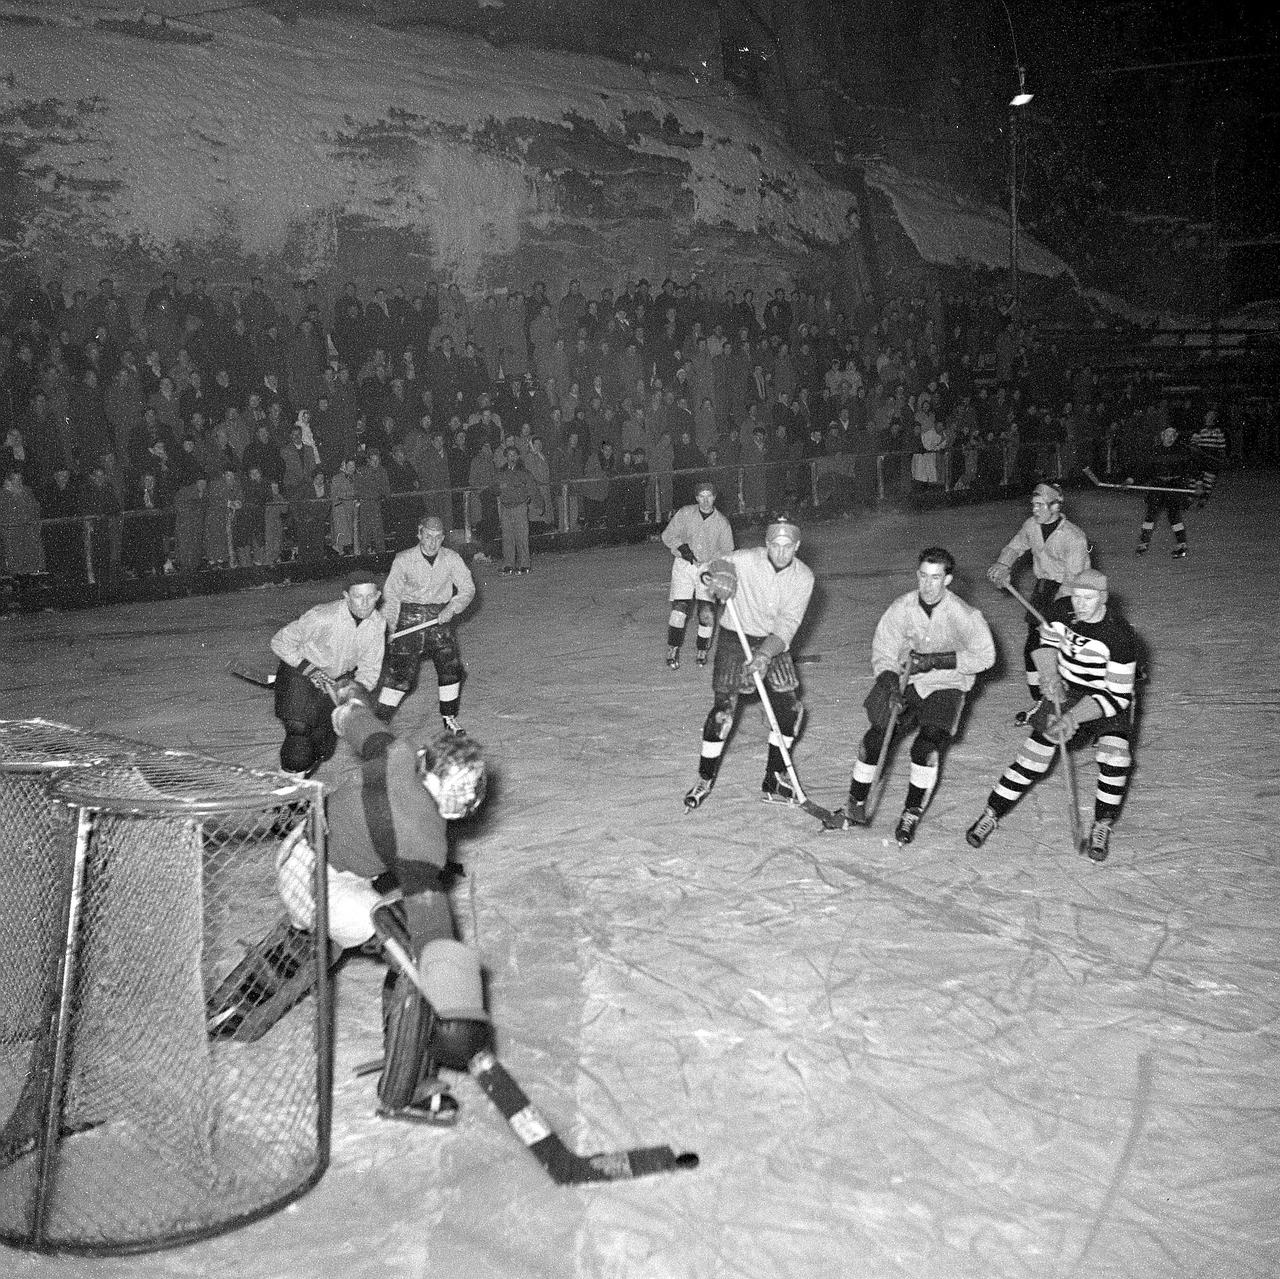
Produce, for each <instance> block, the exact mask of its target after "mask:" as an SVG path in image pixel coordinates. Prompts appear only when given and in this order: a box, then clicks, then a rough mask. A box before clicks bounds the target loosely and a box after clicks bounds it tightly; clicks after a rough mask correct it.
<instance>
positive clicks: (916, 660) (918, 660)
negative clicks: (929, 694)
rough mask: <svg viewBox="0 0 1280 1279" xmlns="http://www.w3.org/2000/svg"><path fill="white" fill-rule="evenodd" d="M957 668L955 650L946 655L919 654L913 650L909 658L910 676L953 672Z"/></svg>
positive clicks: (908, 668)
mask: <svg viewBox="0 0 1280 1279" xmlns="http://www.w3.org/2000/svg"><path fill="white" fill-rule="evenodd" d="M955 668H956V654H955V650H954V649H952V650H951V651H949V652H946V653H917V652H916V650H915V649H912V650H911V653H910V656H909V657H908V658H907V674H908V675H923V674H924V672H925V671H953V670H955Z"/></svg>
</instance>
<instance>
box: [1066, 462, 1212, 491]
mask: <svg viewBox="0 0 1280 1279" xmlns="http://www.w3.org/2000/svg"><path fill="white" fill-rule="evenodd" d="M1081 469H1082V470H1083V471H1084V474H1085V478H1086V479H1087V480H1088V481H1089V482H1090V483H1091V484H1094V485H1096V486H1097V487H1098V488H1100V489H1124V490H1125V492H1127V493H1182V494H1183V495H1184V496H1186V497H1195V496H1196V494H1197V493H1198V492H1199V489H1188V488H1162V487H1161V486H1160V485H1159V484H1110V483H1108V482H1107V481H1106V480H1100V479H1099V478H1098V477H1097V476H1096V475H1095V474H1094V473H1093V471H1092V470H1090V469H1089V467H1087V466H1086V467H1082V468H1081Z"/></svg>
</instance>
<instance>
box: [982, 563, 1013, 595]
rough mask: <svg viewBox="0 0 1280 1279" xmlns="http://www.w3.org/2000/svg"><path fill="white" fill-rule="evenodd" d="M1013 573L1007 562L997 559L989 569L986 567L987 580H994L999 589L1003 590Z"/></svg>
mask: <svg viewBox="0 0 1280 1279" xmlns="http://www.w3.org/2000/svg"><path fill="white" fill-rule="evenodd" d="M1012 577H1013V574H1012V572H1011V570H1010V568H1009V566H1008V565H1007V564H1002V563H1000V562H999V561H998V560H997V561H996V563H994V564H993V565H992V566H991V567H990V568H989V569H987V578H988V580H990V581H992V582H994V583H995V584H996V585H997V586H998V587H999V588H1000V589H1001V590H1004V588H1005V587H1006V586H1008V585H1009V582H1010V581H1011V580H1012Z"/></svg>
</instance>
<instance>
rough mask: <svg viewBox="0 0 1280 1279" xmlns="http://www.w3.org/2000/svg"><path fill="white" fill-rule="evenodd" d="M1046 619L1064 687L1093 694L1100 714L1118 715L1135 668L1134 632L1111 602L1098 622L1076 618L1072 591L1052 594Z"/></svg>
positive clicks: (1123, 708) (1129, 693) (1126, 699)
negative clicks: (1063, 594) (1072, 603)
mask: <svg viewBox="0 0 1280 1279" xmlns="http://www.w3.org/2000/svg"><path fill="white" fill-rule="evenodd" d="M1047 620H1048V622H1049V624H1050V627H1051V629H1052V631H1053V633H1054V635H1055V637H1056V642H1053V641H1049V640H1045V639H1044V636H1043V634H1042V636H1041V641H1042V643H1045V644H1047V645H1048V646H1050V647H1052V648H1056V649H1057V650H1058V673H1059V674H1060V675H1061V676H1062V679H1063V681H1064V682H1065V684H1066V686H1067V691H1068V692H1069V693H1073V692H1074V693H1080V692H1083V693H1088V694H1092V696H1093V699H1094V701H1096V702H1097V703H1098V705H1099V706H1100V707H1101V708H1102V713H1103V715H1104V716H1111V715H1122V714H1124V713H1125V712H1126V711H1127V710H1128V709H1129V707H1130V705H1131V704H1132V703H1133V690H1134V683H1135V681H1136V679H1137V672H1138V637H1137V636H1136V635H1135V634H1134V633H1133V627H1132V626H1130V625H1129V623H1128V622H1126V621H1125V619H1124V618H1123V617H1121V616H1120V614H1119V613H1117V612H1116V611H1115V610H1114V609H1113V608H1112V607H1111V605H1110V604H1108V605H1107V611H1106V612H1105V613H1104V614H1103V616H1102V621H1100V622H1081V621H1078V620H1077V619H1076V615H1075V613H1074V612H1073V611H1072V608H1071V597H1070V596H1069V595H1067V596H1063V598H1062V599H1059V600H1054V602H1053V605H1052V607H1051V608H1050V609H1049V612H1048V614H1047Z"/></svg>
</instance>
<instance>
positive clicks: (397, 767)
mask: <svg viewBox="0 0 1280 1279" xmlns="http://www.w3.org/2000/svg"><path fill="white" fill-rule="evenodd" d="M338 696H339V699H340V700H339V705H338V706H337V707H336V708H335V709H334V711H333V717H332V718H333V727H334V730H335V732H336V733H337V735H338V737H339V738H340V741H341V745H340V747H339V749H338V751H337V753H336V754H335V756H334V758H333V759H331V760H330V761H329V762H328V763H326V764H325V765H324V766H323V767H322V768H321V770H320V771H319V773H318V774H317V780H319V781H323V782H324V783H325V787H326V809H325V814H326V818H327V821H328V829H329V854H330V855H329V867H328V874H327V892H328V899H329V936H330V941H331V946H332V955H331V958H332V959H334V960H336V959H337V958H338V957H340V955H341V953H342V951H344V950H349V949H353V948H356V947H363V946H366V945H367V944H369V943H370V942H372V941H373V938H374V936H375V933H376V934H378V935H379V936H381V937H382V938H384V939H386V938H392V939H394V941H395V942H398V943H399V945H400V946H401V947H402V948H403V950H405V951H407V952H408V953H409V955H411V956H412V958H413V960H414V961H415V962H416V963H417V964H418V968H419V972H420V974H421V975H422V977H423V978H424V980H425V983H426V986H427V988H428V989H429V990H430V992H431V1001H430V1003H429V1004H428V1003H427V1002H426V1001H425V1000H424V999H422V997H421V996H420V995H419V993H418V991H417V989H416V988H415V987H414V986H413V984H412V983H411V982H410V981H409V980H408V978H407V977H405V976H404V975H403V974H400V973H398V972H397V971H396V970H395V968H394V966H393V967H392V968H391V969H390V970H389V971H388V974H387V980H386V982H385V984H384V987H383V1035H384V1045H385V1056H384V1061H383V1067H382V1075H381V1078H380V1080H379V1083H378V1102H379V1104H378V1113H379V1114H380V1115H382V1116H384V1117H388V1118H395V1119H412V1120H416V1121H419V1122H425V1123H432V1124H437V1125H448V1124H452V1123H453V1122H455V1120H456V1119H457V1114H458V1103H457V1101H456V1099H455V1098H454V1097H453V1095H452V1094H451V1093H450V1092H449V1090H448V1089H447V1088H446V1087H445V1086H444V1084H443V1083H441V1081H440V1080H439V1078H438V1077H437V1071H438V1069H439V1068H440V1067H441V1066H444V1067H447V1068H448V1069H452V1070H466V1068H467V1063H468V1062H469V1061H470V1060H471V1058H472V1057H473V1056H474V1055H475V1054H476V1053H477V1052H478V1051H479V1050H480V1049H481V1048H483V1047H485V1046H487V1045H488V1043H489V1017H488V1014H487V1013H486V1011H485V1008H484V1001H483V990H482V984H481V974H480V962H479V957H478V956H477V955H476V953H475V951H474V950H472V949H471V948H470V947H468V946H464V945H462V944H461V943H460V942H458V941H457V940H456V938H455V935H454V922H453V915H452V911H451V909H450V906H449V899H448V896H447V894H446V885H445V878H444V875H445V861H446V851H447V838H446V823H447V822H449V821H451V820H454V819H456V818H461V817H465V816H467V815H468V814H470V813H472V812H474V811H475V810H476V809H477V808H478V807H479V806H480V804H481V803H482V802H483V800H484V795H485V787H486V776H485V765H484V760H483V758H482V757H481V754H480V748H479V746H478V745H477V744H476V743H475V742H474V741H472V740H471V739H469V738H465V737H457V736H455V735H453V734H449V733H445V734H442V735H441V736H440V737H438V738H436V739H435V741H433V742H431V743H429V744H427V745H422V744H421V743H418V742H415V741H414V740H412V739H411V738H410V737H409V736H407V735H406V736H403V737H400V736H396V735H394V734H393V733H392V732H391V731H390V730H389V729H388V728H387V727H386V725H384V724H383V723H382V722H381V721H380V720H379V719H378V718H377V716H376V715H375V714H374V712H373V708H372V706H371V704H370V703H371V699H370V698H368V696H367V694H365V693H364V692H362V691H361V690H360V689H359V688H358V687H357V686H355V685H348V686H346V687H345V688H343V689H342V690H340V691H339V694H338ZM277 866H278V874H277V886H278V888H279V891H280V896H281V898H282V899H283V901H284V904H285V908H286V910H287V912H288V920H287V921H282V922H281V925H280V926H279V927H278V928H277V929H276V930H275V931H274V932H273V933H272V934H271V935H269V936H268V937H267V938H265V939H264V940H263V941H262V942H260V943H259V944H258V946H257V947H255V948H254V951H253V952H252V953H251V954H250V955H249V956H248V957H247V958H246V960H245V961H244V963H242V964H241V966H240V969H245V966H246V965H249V966H250V968H251V969H252V972H251V974H250V976H249V978H246V977H245V976H244V975H242V976H241V978H240V980H239V981H238V982H237V981H235V980H233V979H234V978H235V976H236V974H235V973H233V974H232V977H230V978H228V980H227V981H225V982H223V984H222V986H221V987H220V988H219V990H218V992H216V993H215V995H214V996H213V997H212V999H211V1000H210V1004H209V1007H208V1010H207V1011H208V1014H209V1027H210V1032H211V1033H213V1034H220V1033H228V1028H230V1032H229V1033H231V1034H233V1035H234V1037H236V1038H256V1037H257V1036H258V1035H261V1034H262V1033H264V1032H265V1030H266V1029H268V1028H269V1027H270V1025H272V1024H274V1022H276V1021H278V1020H279V1019H280V1017H282V1016H283V1015H284V1014H285V1013H286V1012H287V1011H288V1010H289V1009H290V1008H291V1007H292V1006H293V1005H294V1004H295V1003H297V1002H298V1000H299V999H301V998H302V996H303V995H305V994H306V992H307V990H308V989H310V986H311V983H312V979H313V972H314V965H308V964H306V963H304V962H301V961H298V960H297V959H296V957H297V955H298V954H299V952H300V951H305V950H306V949H307V947H308V946H309V934H310V931H311V929H312V928H313V927H314V922H315V902H314V896H313V890H312V884H313V876H314V872H315V853H314V851H313V850H312V848H311V846H310V845H309V844H308V843H307V841H306V839H305V836H304V832H303V829H302V828H299V829H298V830H296V831H294V832H293V833H292V834H291V835H290V836H289V837H288V838H287V839H286V840H285V841H284V843H283V844H282V845H281V848H280V852H279V855H278V858H277ZM388 889H390V891H389V892H388V891H387V890H388ZM240 969H238V970H237V972H240ZM246 1003H250V1004H252V1010H251V1013H250V1015H251V1016H252V1017H253V1019H254V1020H255V1022H256V1025H255V1028H254V1030H253V1032H252V1033H250V1034H245V1033H244V1032H243V1027H244V1025H245V1013H246V1009H245V1005H246ZM236 1028H240V1033H236Z"/></svg>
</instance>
